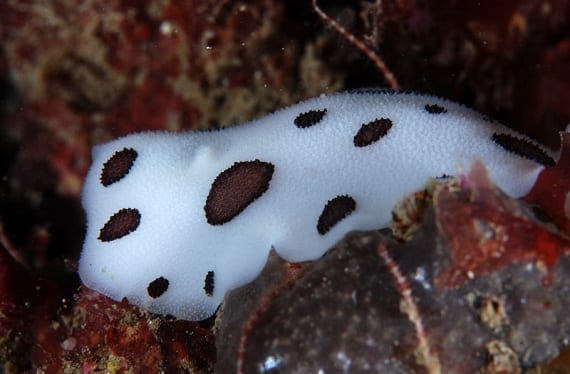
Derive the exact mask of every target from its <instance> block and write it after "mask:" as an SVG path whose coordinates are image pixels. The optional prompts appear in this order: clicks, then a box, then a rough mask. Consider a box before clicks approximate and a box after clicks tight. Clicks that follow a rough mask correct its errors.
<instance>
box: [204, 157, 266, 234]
mask: <svg viewBox="0 0 570 374" xmlns="http://www.w3.org/2000/svg"><path fill="white" fill-rule="evenodd" d="M273 169H274V166H273V164H271V163H269V162H263V161H259V160H255V161H243V162H236V163H235V164H233V165H232V166H231V167H229V168H228V169H226V170H224V171H222V172H221V173H220V174H219V175H218V176H217V177H216V179H215V180H214V183H212V187H211V188H210V192H209V193H208V197H207V199H206V205H205V206H204V211H205V212H206V221H207V222H208V223H209V224H210V225H222V224H224V223H226V222H229V221H231V220H232V219H233V218H234V217H236V216H237V215H238V214H240V213H241V212H242V211H243V210H244V209H245V208H247V206H248V205H249V204H251V203H253V202H254V201H255V200H256V199H257V198H259V197H260V196H261V195H263V194H264V193H265V191H267V189H268V188H269V182H270V181H271V177H272V176H273Z"/></svg>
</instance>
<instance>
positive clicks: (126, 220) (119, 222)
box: [98, 208, 141, 242]
mask: <svg viewBox="0 0 570 374" xmlns="http://www.w3.org/2000/svg"><path fill="white" fill-rule="evenodd" d="M140 222H141V214H140V213H139V211H138V210H136V209H131V208H128V209H121V210H119V211H118V212H117V213H115V214H113V215H112V216H111V218H109V220H108V221H107V223H105V225H104V226H103V228H102V229H101V230H100V231H99V238H98V239H99V240H101V241H102V242H110V241H113V240H115V239H119V238H122V237H123V236H126V235H128V234H130V233H131V232H133V231H135V230H136V229H137V227H139V224H140Z"/></svg>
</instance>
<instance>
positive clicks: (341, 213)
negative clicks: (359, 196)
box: [317, 195, 356, 235]
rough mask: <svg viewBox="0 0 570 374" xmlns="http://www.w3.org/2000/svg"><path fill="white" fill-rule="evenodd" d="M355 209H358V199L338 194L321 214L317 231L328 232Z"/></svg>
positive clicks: (322, 233)
mask: <svg viewBox="0 0 570 374" xmlns="http://www.w3.org/2000/svg"><path fill="white" fill-rule="evenodd" d="M354 209H356V201H354V199H353V198H352V197H350V196H348V195H341V196H337V197H335V198H334V199H332V200H329V201H328V202H327V204H326V205H325V207H324V209H323V211H322V213H321V215H320V216H319V222H318V223H317V231H318V232H319V234H321V235H324V234H326V233H327V232H329V231H330V230H331V229H332V228H333V227H334V226H335V225H336V224H337V223H339V222H340V221H341V220H343V219H344V218H346V217H347V216H348V215H350V214H351V213H352V212H353V211H354Z"/></svg>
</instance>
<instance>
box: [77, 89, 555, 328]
mask: <svg viewBox="0 0 570 374" xmlns="http://www.w3.org/2000/svg"><path fill="white" fill-rule="evenodd" d="M555 158H556V154H555V153H554V152H552V151H550V150H548V149H545V148H543V147H541V146H539V145H537V144H536V143H535V142H533V141H532V140H531V139H529V138H528V137H525V136H523V135H521V134H519V133H517V132H515V131H512V130H510V129H508V128H507V127H505V126H503V125H501V124H498V123H496V122H493V121H491V120H489V119H488V118H486V117H484V116H483V115H481V114H479V113H477V112H475V111H472V110H470V109H468V108H466V107H464V106H461V105H458V104H455V103H452V102H450V101H447V100H444V99H440V98H437V97H433V96H429V95H421V94H412V93H394V92H385V91H375V90H360V91H354V92H346V93H341V94H333V95H322V96H320V97H317V98H313V99H310V100H307V101H304V102H301V103H298V104H296V105H293V106H290V107H288V108H285V109H281V110H279V111H277V112H275V113H272V114H270V115H267V116H265V117H263V118H261V119H258V120H255V121H251V122H248V123H245V124H241V125H237V126H231V127H227V128H224V129H222V130H219V131H197V132H196V131H195V132H182V133H173V132H145V133H138V134H132V135H128V136H125V137H122V138H119V139H116V140H114V141H111V142H109V143H107V144H103V145H99V146H96V147H95V148H94V149H93V164H92V166H91V168H90V170H89V172H88V175H87V178H86V180H85V185H84V188H83V196H82V203H83V207H84V209H85V212H86V215H87V233H86V238H85V243H84V247H83V251H82V254H81V259H80V263H79V274H80V276H81V279H82V281H83V282H84V283H85V285H87V286H88V287H90V288H93V289H95V290H97V291H99V292H101V293H103V294H105V295H107V296H109V297H111V298H113V299H115V300H121V299H123V298H127V299H128V300H129V302H131V303H133V304H136V305H138V306H140V307H143V308H145V309H148V310H150V311H152V312H155V313H162V314H170V315H173V316H175V317H178V318H182V319H189V320H200V319H204V318H207V317H209V316H211V315H212V314H213V313H214V312H215V311H216V308H217V307H218V305H219V304H220V302H221V301H222V299H223V297H224V295H225V293H226V292H227V291H228V290H231V289H234V288H236V287H239V286H241V285H244V284H246V283H247V282H250V281H251V280H252V279H254V278H255V277H256V276H257V275H258V274H259V273H260V271H261V269H262V268H263V266H264V264H265V262H266V260H267V256H268V253H269V251H270V250H271V248H274V249H275V250H276V251H277V253H278V254H279V255H280V256H282V257H283V258H285V259H286V260H288V261H292V262H299V261H307V260H314V259H317V258H319V257H320V256H322V255H323V254H324V253H325V252H326V251H327V249H329V248H331V247H332V246H333V245H334V244H335V242H337V241H338V240H339V239H341V238H342V237H343V236H344V235H345V234H346V233H347V232H348V231H351V230H356V229H357V230H373V229H378V228H382V227H385V226H387V225H388V224H389V222H390V218H391V209H392V206H393V205H394V204H395V203H396V202H397V201H398V200H399V199H400V198H402V197H403V196H404V195H406V194H408V193H411V192H413V191H415V190H417V189H421V188H422V187H423V186H424V184H425V183H426V181H427V180H428V179H429V178H430V177H438V176H442V175H457V173H458V172H461V171H467V170H468V169H469V167H470V165H471V164H472V163H473V162H475V161H477V160H479V161H482V162H483V163H484V164H485V166H486V167H487V169H488V171H489V173H490V175H491V177H492V179H493V181H494V182H495V183H496V184H497V185H498V186H499V187H500V188H501V189H502V190H503V191H505V192H506V193H507V194H509V195H511V196H513V197H520V196H523V195H525V194H526V193H527V192H528V191H529V190H530V189H531V187H532V186H533V184H534V182H535V181H536V178H537V176H538V174H539V173H540V172H541V170H542V169H543V168H545V167H549V166H552V165H554V164H555Z"/></svg>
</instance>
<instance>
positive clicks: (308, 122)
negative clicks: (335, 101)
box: [293, 109, 327, 129]
mask: <svg viewBox="0 0 570 374" xmlns="http://www.w3.org/2000/svg"><path fill="white" fill-rule="evenodd" d="M325 114H327V110H326V109H322V110H309V111H308V112H305V113H301V114H299V115H298V116H297V117H295V120H294V121H293V122H294V123H295V126H297V127H298V128H300V129H304V128H307V127H311V126H313V125H316V124H317V123H319V122H321V120H322V119H323V117H324V116H325Z"/></svg>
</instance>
